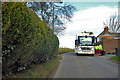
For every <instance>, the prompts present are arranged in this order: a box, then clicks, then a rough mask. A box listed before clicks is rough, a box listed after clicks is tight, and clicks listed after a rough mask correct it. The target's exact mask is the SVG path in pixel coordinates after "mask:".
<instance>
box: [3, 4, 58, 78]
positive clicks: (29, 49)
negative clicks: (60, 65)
mask: <svg viewBox="0 0 120 80" xmlns="http://www.w3.org/2000/svg"><path fill="white" fill-rule="evenodd" d="M2 14H3V15H2V16H3V17H2V20H3V28H2V46H3V47H2V50H3V52H2V53H3V58H2V59H3V66H4V67H3V75H6V76H8V75H9V74H11V73H16V72H19V71H22V70H24V69H26V68H30V66H31V65H32V64H39V63H41V62H45V61H47V60H48V59H51V58H53V57H55V56H56V53H57V52H58V45H59V41H58V38H57V37H56V36H55V35H54V34H53V32H52V31H51V30H50V28H48V27H46V26H45V24H44V23H43V22H42V21H41V20H40V18H39V17H38V16H37V15H36V14H35V12H33V11H31V10H30V9H29V8H28V7H27V6H26V4H25V3H22V2H19V3H18V2H4V3H3V4H2Z"/></svg>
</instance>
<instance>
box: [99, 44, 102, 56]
mask: <svg viewBox="0 0 120 80" xmlns="http://www.w3.org/2000/svg"><path fill="white" fill-rule="evenodd" d="M98 48H99V52H98V53H99V55H101V52H102V50H103V49H102V45H101V44H100V45H99V47H98Z"/></svg>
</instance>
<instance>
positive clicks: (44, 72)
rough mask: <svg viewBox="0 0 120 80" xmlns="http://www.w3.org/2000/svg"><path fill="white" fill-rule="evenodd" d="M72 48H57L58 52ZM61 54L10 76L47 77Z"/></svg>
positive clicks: (68, 50)
mask: <svg viewBox="0 0 120 80" xmlns="http://www.w3.org/2000/svg"><path fill="white" fill-rule="evenodd" d="M72 51H74V49H69V48H59V53H65V52H72ZM61 58H62V56H60V55H59V56H57V57H56V58H54V59H51V60H48V61H47V62H46V63H41V64H38V65H33V66H32V68H31V69H29V70H26V71H24V72H21V73H17V74H16V75H11V76H10V78H47V76H48V74H49V73H50V72H51V71H53V70H54V68H55V66H56V65H57V64H58V62H59V60H60V59H61Z"/></svg>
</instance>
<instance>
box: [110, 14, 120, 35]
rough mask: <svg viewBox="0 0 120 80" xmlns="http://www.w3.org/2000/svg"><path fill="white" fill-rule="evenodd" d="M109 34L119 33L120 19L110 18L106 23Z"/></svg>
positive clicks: (116, 17)
mask: <svg viewBox="0 0 120 80" xmlns="http://www.w3.org/2000/svg"><path fill="white" fill-rule="evenodd" d="M108 27H109V32H111V33H120V18H119V17H118V16H117V15H114V16H111V17H110V18H109V21H108Z"/></svg>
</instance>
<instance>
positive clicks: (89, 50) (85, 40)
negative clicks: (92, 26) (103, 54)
mask: <svg viewBox="0 0 120 80" xmlns="http://www.w3.org/2000/svg"><path fill="white" fill-rule="evenodd" d="M94 40H95V37H94V36H93V35H92V34H90V33H89V32H82V33H81V34H77V35H76V40H75V53H76V54H77V55H78V54H90V55H92V56H94V54H95V49H94Z"/></svg>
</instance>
